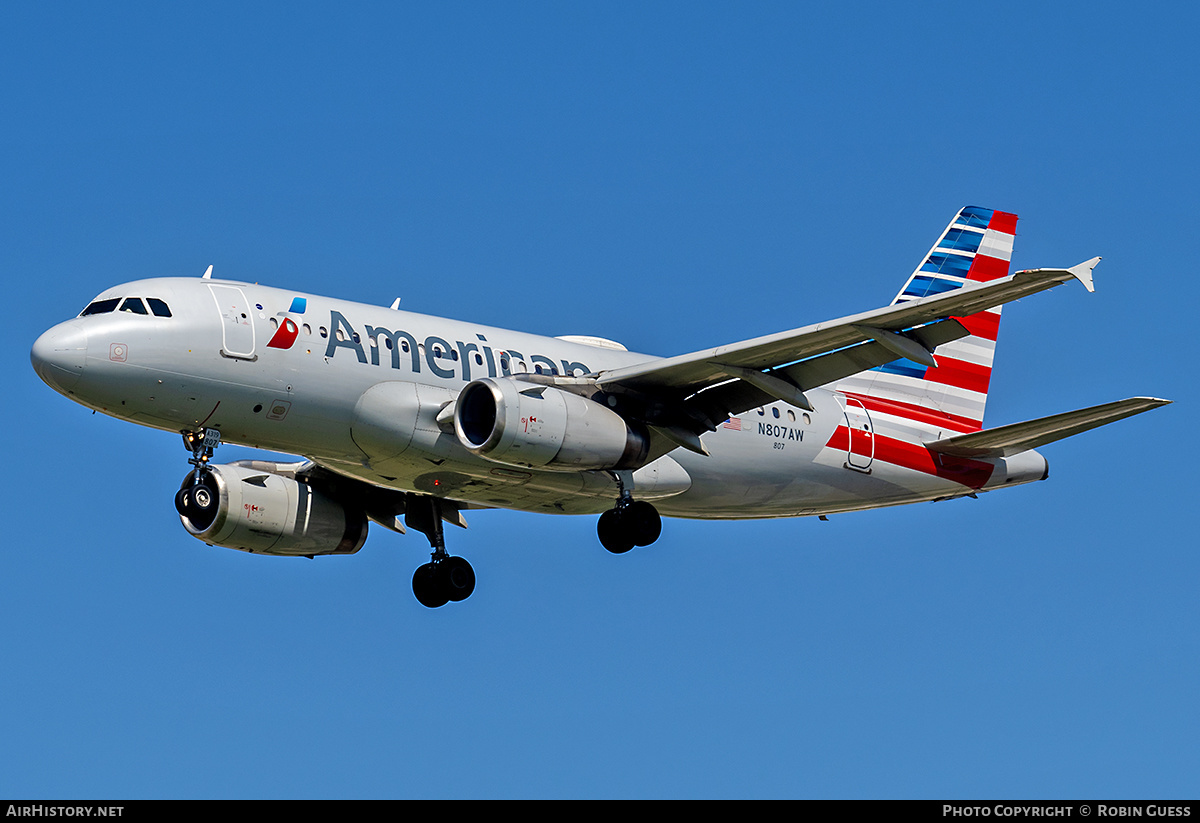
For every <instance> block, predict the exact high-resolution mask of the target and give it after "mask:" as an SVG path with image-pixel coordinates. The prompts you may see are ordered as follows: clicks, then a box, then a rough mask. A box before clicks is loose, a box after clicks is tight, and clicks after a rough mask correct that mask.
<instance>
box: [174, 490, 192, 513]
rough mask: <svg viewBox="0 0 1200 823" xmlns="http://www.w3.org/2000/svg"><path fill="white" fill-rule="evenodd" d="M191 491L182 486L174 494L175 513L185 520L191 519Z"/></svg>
mask: <svg viewBox="0 0 1200 823" xmlns="http://www.w3.org/2000/svg"><path fill="white" fill-rule="evenodd" d="M191 491H192V490H191V489H190V488H188V487H187V486H184V487H183V488H182V489H180V490H179V491H177V492H175V511H177V512H179V514H180V515H182V516H183V517H187V518H191V516H192V502H191V500H192V495H191Z"/></svg>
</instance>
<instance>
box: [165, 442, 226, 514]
mask: <svg viewBox="0 0 1200 823" xmlns="http://www.w3.org/2000/svg"><path fill="white" fill-rule="evenodd" d="M182 434H183V447H184V448H185V449H187V450H188V451H190V452H191V453H192V458H191V459H190V460H188V462H189V463H191V464H192V465H193V466H195V469H194V470H193V471H192V482H191V483H190V484H188V485H185V486H183V488H181V489H180V490H179V491H178V492H176V493H175V510H176V511H178V512H179V513H180V514H181V515H183V516H184V517H186V518H187V519H188V520H190V521H191V522H192V525H193V526H195V527H196V528H198V529H200V530H204V529H207V528H208V527H209V526H211V525H212V522H213V520H214V519H216V516H217V508H218V506H219V504H220V501H219V500H218V498H217V487H216V486H215V485H213V482H212V480H211V479H210V478H209V476H208V472H207V471H206V469H207V467H208V461H209V460H211V459H212V456H213V451H215V450H216V448H217V447H218V446H220V445H221V432H220V431H219V430H217V429H201V430H200V431H199V432H189V431H185V432H182Z"/></svg>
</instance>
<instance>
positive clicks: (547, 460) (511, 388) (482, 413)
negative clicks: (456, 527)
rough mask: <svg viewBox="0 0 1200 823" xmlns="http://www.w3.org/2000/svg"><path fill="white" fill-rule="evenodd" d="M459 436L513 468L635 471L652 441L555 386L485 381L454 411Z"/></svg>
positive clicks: (474, 386)
mask: <svg viewBox="0 0 1200 823" xmlns="http://www.w3.org/2000/svg"><path fill="white" fill-rule="evenodd" d="M454 432H455V434H456V435H457V436H458V440H459V442H460V443H462V445H463V446H464V447H466V448H467V449H468V450H470V451H471V452H472V453H474V454H477V455H479V456H480V457H484V458H486V459H488V460H492V461H494V462H496V463H505V464H507V465H512V466H526V467H532V468H542V469H550V470H552V471H578V470H581V469H636V468H638V467H639V466H641V465H642V464H643V463H645V462H646V457H647V456H648V454H649V451H650V442H649V438H648V436H647V434H646V431H645V429H644V428H642V427H640V426H636V425H631V424H630V423H629V422H628V421H626V420H625V419H624V418H623V417H621V416H620V415H619V414H617V413H616V412H614V411H613V410H612V409H610V408H608V407H607V406H603V405H601V404H600V403H597V402H595V401H593V400H588V399H587V398H585V397H580V396H579V395H577V394H571V393H570V392H565V391H562V390H561V389H557V388H555V387H553V386H546V385H541V384H535V383H526V382H524V381H519V380H498V379H494V378H490V377H485V378H483V379H481V380H476V381H474V382H472V383H469V384H467V386H466V388H464V389H463V390H462V393H461V394H459V396H458V400H457V402H456V403H455V406H454Z"/></svg>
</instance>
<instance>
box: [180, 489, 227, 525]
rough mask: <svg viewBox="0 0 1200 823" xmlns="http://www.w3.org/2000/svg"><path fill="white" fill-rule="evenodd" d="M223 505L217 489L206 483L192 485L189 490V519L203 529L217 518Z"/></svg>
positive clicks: (187, 506)
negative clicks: (218, 511)
mask: <svg viewBox="0 0 1200 823" xmlns="http://www.w3.org/2000/svg"><path fill="white" fill-rule="evenodd" d="M220 506H221V498H220V496H219V495H218V494H217V490H216V489H214V488H213V487H212V486H209V485H208V484H206V483H201V484H200V485H198V486H192V487H191V488H189V489H188V490H187V503H186V508H187V509H188V511H189V514H188V515H187V518H188V520H190V521H192V525H193V526H194V527H195V528H197V529H200V530H201V531H203V530H205V529H207V528H208V527H209V526H211V525H212V524H213V521H214V520H216V519H217V510H218V509H219V508H220Z"/></svg>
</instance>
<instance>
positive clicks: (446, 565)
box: [404, 494, 475, 609]
mask: <svg viewBox="0 0 1200 823" xmlns="http://www.w3.org/2000/svg"><path fill="white" fill-rule="evenodd" d="M404 522H405V524H406V525H407V526H408V527H409V528H410V529H416V530H417V531H419V532H422V533H423V534H424V535H425V536H426V537H428V538H429V545H430V547H432V549H433V551H432V552H431V553H430V560H429V562H428V563H426V564H425V565H423V566H419V567H417V571H416V572H415V573H414V574H413V582H412V586H413V594H414V595H416V597H417V600H418V601H419V602H420V603H421V605H422V606H428V607H429V608H431V609H436V608H438V607H439V606H444V605H446V604H447V603H457V602H459V601H460V600H466V599H467V598H468V597H470V596H471V592H473V591H475V570H474V569H472V568H471V564H470V563H468V562H467V561H466V559H464V558H462V557H451V556H450V555H449V554H447V553H446V538H445V536H444V535H443V533H442V501H441V500H439V499H438V498H436V497H426V496H424V495H415V494H412V495H409V496H408V502H407V504H406V506H405V512H404Z"/></svg>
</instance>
